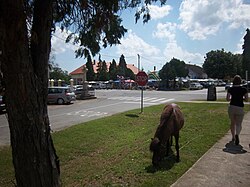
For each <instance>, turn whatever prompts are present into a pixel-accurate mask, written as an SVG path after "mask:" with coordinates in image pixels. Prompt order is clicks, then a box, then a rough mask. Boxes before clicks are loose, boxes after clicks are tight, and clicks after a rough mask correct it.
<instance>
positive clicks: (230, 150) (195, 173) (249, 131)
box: [171, 112, 250, 187]
mask: <svg viewBox="0 0 250 187" xmlns="http://www.w3.org/2000/svg"><path fill="white" fill-rule="evenodd" d="M231 138H232V137H231V132H230V131H229V132H228V133H227V134H226V135H225V136H224V137H223V138H222V139H221V140H219V141H218V142H217V143H216V144H215V145H214V146H213V147H212V148H211V149H209V150H208V152H207V153H206V154H205V155H203V156H202V157H201V158H200V159H199V160H198V161H197V162H196V163H195V164H194V165H193V166H192V167H191V168H190V169H189V170H188V171H187V172H186V173H185V174H184V175H183V176H181V177H180V178H179V179H178V180H177V181H176V182H175V183H174V184H173V185H171V187H224V186H226V187H233V186H234V187H249V186H250V147H249V144H250V112H248V113H246V114H245V117H244V121H243V123H242V131H241V134H240V136H239V138H240V145H238V146H236V145H234V144H233V143H230V140H231Z"/></svg>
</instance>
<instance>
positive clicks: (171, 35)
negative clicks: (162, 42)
mask: <svg viewBox="0 0 250 187" xmlns="http://www.w3.org/2000/svg"><path fill="white" fill-rule="evenodd" d="M176 27H177V24H176V23H170V22H167V23H165V24H163V23H158V24H157V26H156V31H154V32H153V37H155V38H163V39H164V38H167V39H168V40H169V41H173V40H175V30H176Z"/></svg>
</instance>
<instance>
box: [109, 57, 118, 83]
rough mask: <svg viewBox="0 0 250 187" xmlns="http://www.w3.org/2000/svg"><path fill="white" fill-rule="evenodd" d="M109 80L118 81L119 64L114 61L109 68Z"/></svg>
mask: <svg viewBox="0 0 250 187" xmlns="http://www.w3.org/2000/svg"><path fill="white" fill-rule="evenodd" d="M109 79H111V80H116V79H117V64H116V61H115V60H114V59H113V60H112V62H111V64H110V66H109Z"/></svg>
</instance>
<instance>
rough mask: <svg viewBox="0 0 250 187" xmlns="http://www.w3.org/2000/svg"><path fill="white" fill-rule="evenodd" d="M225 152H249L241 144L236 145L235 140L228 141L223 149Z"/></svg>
mask: <svg viewBox="0 0 250 187" xmlns="http://www.w3.org/2000/svg"><path fill="white" fill-rule="evenodd" d="M223 151H224V152H227V153H231V154H244V153H247V151H246V150H245V149H243V147H242V146H241V145H235V144H234V142H233V141H230V142H228V143H227V144H226V145H225V148H224V149H223Z"/></svg>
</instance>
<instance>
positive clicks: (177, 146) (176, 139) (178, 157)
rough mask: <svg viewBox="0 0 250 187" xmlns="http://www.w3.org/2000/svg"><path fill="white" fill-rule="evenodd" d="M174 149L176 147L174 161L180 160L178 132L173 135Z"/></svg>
mask: <svg viewBox="0 0 250 187" xmlns="http://www.w3.org/2000/svg"><path fill="white" fill-rule="evenodd" d="M174 137H175V149H176V162H180V153H179V133H178V134H176V135H175V136H174Z"/></svg>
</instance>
